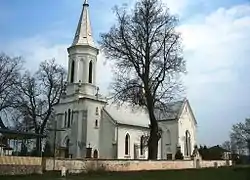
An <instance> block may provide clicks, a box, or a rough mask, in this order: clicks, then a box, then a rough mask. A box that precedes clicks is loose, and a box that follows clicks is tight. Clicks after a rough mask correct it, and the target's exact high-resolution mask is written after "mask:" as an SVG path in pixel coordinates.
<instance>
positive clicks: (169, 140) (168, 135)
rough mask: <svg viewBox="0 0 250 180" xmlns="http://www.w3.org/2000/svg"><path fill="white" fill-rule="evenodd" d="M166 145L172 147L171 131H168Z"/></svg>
mask: <svg viewBox="0 0 250 180" xmlns="http://www.w3.org/2000/svg"><path fill="white" fill-rule="evenodd" d="M166 137H167V138H166V145H170V144H171V133H170V130H169V129H168V130H167V132H166Z"/></svg>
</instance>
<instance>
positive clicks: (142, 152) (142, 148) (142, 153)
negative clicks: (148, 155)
mask: <svg viewBox="0 0 250 180" xmlns="http://www.w3.org/2000/svg"><path fill="white" fill-rule="evenodd" d="M140 144H141V145H140V148H141V149H140V150H141V152H140V153H141V156H142V155H144V136H141V143H140Z"/></svg>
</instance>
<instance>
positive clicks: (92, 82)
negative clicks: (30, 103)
mask: <svg viewBox="0 0 250 180" xmlns="http://www.w3.org/2000/svg"><path fill="white" fill-rule="evenodd" d="M98 53H99V49H98V48H97V47H96V46H95V43H94V40H93V36H92V31H91V24H90V17H89V4H88V1H87V0H85V2H84V4H83V8H82V12H81V16H80V19H79V22H78V25H77V29H76V33H75V36H74V40H73V43H72V45H71V46H70V47H69V48H68V54H69V61H68V78H67V84H68V88H67V91H68V94H73V93H75V89H76V88H79V86H80V88H79V91H80V93H82V94H85V95H88V96H94V95H95V94H96V92H97V89H98V88H97V86H96V65H97V55H98ZM76 86H78V87H76Z"/></svg>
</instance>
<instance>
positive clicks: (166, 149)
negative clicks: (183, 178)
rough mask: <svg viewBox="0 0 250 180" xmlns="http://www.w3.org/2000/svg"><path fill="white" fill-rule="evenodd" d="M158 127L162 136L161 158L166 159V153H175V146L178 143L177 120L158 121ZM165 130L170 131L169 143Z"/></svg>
mask: <svg viewBox="0 0 250 180" xmlns="http://www.w3.org/2000/svg"><path fill="white" fill-rule="evenodd" d="M159 127H160V128H161V129H162V138H161V159H167V154H172V157H173V159H174V156H175V154H176V147H177V144H178V122H177V121H176V120H173V121H160V122H159ZM167 130H169V131H170V145H167V144H168V142H167V141H168V138H169V137H167Z"/></svg>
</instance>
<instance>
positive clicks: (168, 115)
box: [155, 100, 186, 120]
mask: <svg viewBox="0 0 250 180" xmlns="http://www.w3.org/2000/svg"><path fill="white" fill-rule="evenodd" d="M185 102H186V100H182V101H177V102H173V103H169V104H168V105H167V107H166V109H164V110H159V109H156V110H155V116H156V119H157V120H174V119H178V116H179V115H180V112H181V111H182V108H183V107H184V105H185Z"/></svg>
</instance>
